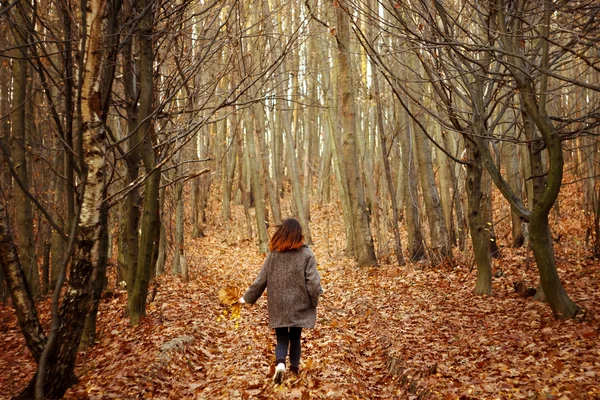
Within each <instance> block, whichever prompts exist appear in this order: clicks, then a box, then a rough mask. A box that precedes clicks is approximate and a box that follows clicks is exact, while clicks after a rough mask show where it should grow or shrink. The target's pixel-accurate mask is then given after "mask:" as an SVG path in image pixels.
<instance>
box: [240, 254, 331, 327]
mask: <svg viewBox="0 0 600 400" xmlns="http://www.w3.org/2000/svg"><path fill="white" fill-rule="evenodd" d="M265 289H267V291H268V297H267V306H268V310H269V327H270V328H273V329H274V328H283V327H298V328H314V327H315V322H316V320H317V304H318V302H319V295H320V293H321V276H320V275H319V272H318V271H317V262H316V259H315V255H314V254H313V252H312V250H311V249H310V248H309V247H308V246H303V247H301V248H299V249H298V250H288V251H284V252H272V253H269V254H268V255H267V258H266V259H265V262H264V263H263V266H262V269H261V270H260V272H259V274H258V276H257V277H256V279H255V280H254V282H253V283H252V285H250V288H248V290H247V291H246V293H245V294H244V300H245V301H246V303H248V304H254V303H256V301H257V300H258V298H259V297H260V296H261V295H262V294H263V292H264V290H265Z"/></svg>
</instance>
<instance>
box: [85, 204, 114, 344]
mask: <svg viewBox="0 0 600 400" xmlns="http://www.w3.org/2000/svg"><path fill="white" fill-rule="evenodd" d="M100 224H101V226H102V227H101V231H100V243H99V244H98V266H97V268H98V271H97V275H96V280H95V282H94V284H93V288H92V290H93V292H92V306H91V308H90V312H89V314H88V315H87V317H86V318H85V325H84V327H83V334H82V337H81V346H82V347H92V346H93V345H94V342H95V341H96V319H97V316H98V307H99V306H100V299H101V297H102V291H103V290H104V288H105V287H106V280H107V277H106V264H107V262H108V247H109V240H108V239H109V238H108V231H109V228H108V207H107V204H106V203H104V204H103V205H102V209H101V210H100Z"/></svg>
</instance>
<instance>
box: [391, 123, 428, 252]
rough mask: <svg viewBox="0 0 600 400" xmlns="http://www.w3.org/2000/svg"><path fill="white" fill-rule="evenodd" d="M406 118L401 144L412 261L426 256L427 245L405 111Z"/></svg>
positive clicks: (409, 128)
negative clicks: (421, 219)
mask: <svg viewBox="0 0 600 400" xmlns="http://www.w3.org/2000/svg"><path fill="white" fill-rule="evenodd" d="M403 116H404V117H405V119H406V128H401V127H398V129H400V137H401V139H400V146H401V149H402V164H403V168H404V170H405V171H406V172H405V174H404V179H405V182H403V184H404V185H405V186H406V190H405V193H406V201H405V202H404V203H405V210H406V211H405V214H406V230H407V231H408V245H407V248H408V257H409V259H410V260H411V261H416V260H421V259H423V258H424V257H425V246H424V242H423V234H422V232H421V221H420V218H419V214H420V204H421V203H420V201H419V189H418V186H417V185H418V181H419V179H418V173H417V167H416V165H415V157H414V154H415V152H414V150H413V137H414V134H413V131H412V126H413V125H412V123H411V121H409V120H408V119H409V117H408V114H407V113H406V112H404V113H403Z"/></svg>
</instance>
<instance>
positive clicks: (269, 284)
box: [239, 218, 321, 384]
mask: <svg viewBox="0 0 600 400" xmlns="http://www.w3.org/2000/svg"><path fill="white" fill-rule="evenodd" d="M269 248H270V250H271V252H270V253H269V254H268V255H267V258H266V259H265V262H264V263H263V266H262V269H261V270H260V272H259V274H258V276H257V277H256V279H255V280H254V282H253V283H252V285H250V288H249V289H248V291H246V293H245V294H244V296H243V297H241V298H240V300H239V302H240V303H242V304H244V303H248V304H254V303H255V302H256V301H257V300H258V298H259V297H260V296H261V295H262V293H263V292H264V290H265V289H267V290H268V292H269V296H268V298H267V305H268V310H269V327H270V328H272V329H275V334H276V336H277V346H276V347H275V364H276V367H275V375H273V382H275V383H276V384H280V383H281V382H282V381H283V374H284V372H285V359H286V357H287V355H288V347H289V356H290V370H291V371H292V372H293V373H295V374H297V373H298V368H299V366H300V336H301V334H302V328H314V327H315V321H316V319H317V304H318V302H319V295H320V294H321V277H320V276H319V272H318V271H317V262H316V260H315V255H314V254H313V252H312V250H311V249H310V248H309V247H308V246H306V245H305V244H304V237H303V236H302V227H301V226H300V223H299V222H298V221H296V220H295V219H293V218H290V219H286V220H285V221H283V223H282V224H281V226H280V227H279V229H278V230H277V232H275V234H274V235H273V237H272V238H271V241H270V242H269Z"/></svg>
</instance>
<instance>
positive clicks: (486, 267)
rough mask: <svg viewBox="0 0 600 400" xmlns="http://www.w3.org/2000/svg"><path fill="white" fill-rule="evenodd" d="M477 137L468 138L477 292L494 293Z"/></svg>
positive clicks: (470, 210)
mask: <svg viewBox="0 0 600 400" xmlns="http://www.w3.org/2000/svg"><path fill="white" fill-rule="evenodd" d="M473 140H479V139H477V138H467V140H466V147H467V157H468V160H469V163H468V164H467V179H466V182H467V183H466V186H467V199H468V204H467V206H468V216H469V228H470V231H471V242H472V243H473V252H474V253H475V263H476V265H477V282H476V283H475V293H476V294H487V295H491V294H492V263H491V260H490V254H489V242H490V237H489V231H488V229H487V228H488V227H487V226H486V224H485V221H484V219H483V211H482V204H481V201H482V198H483V193H482V191H481V179H482V174H483V171H482V161H481V155H480V153H479V150H478V149H477V147H476V145H475V144H474V143H473Z"/></svg>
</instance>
